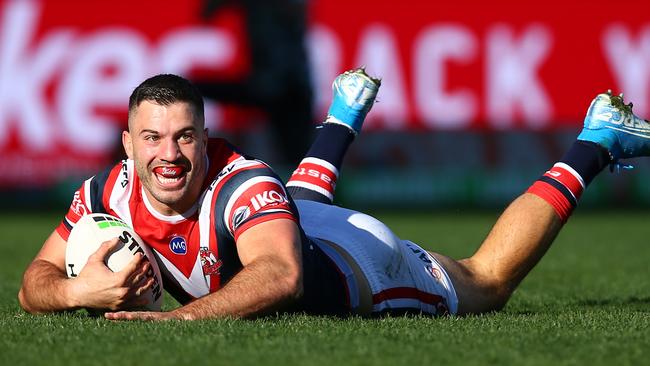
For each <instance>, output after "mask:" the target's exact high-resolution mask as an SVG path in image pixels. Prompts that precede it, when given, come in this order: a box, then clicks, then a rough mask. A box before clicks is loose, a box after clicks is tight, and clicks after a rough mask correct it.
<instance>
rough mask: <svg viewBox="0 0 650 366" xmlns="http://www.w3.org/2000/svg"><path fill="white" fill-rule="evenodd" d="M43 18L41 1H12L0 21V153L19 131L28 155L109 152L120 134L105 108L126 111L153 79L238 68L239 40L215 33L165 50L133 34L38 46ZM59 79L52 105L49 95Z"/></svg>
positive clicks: (60, 35) (187, 31)
mask: <svg viewBox="0 0 650 366" xmlns="http://www.w3.org/2000/svg"><path fill="white" fill-rule="evenodd" d="M40 10H41V9H40V4H39V2H36V1H22V0H9V1H6V2H5V6H4V13H3V14H2V15H1V18H0V19H1V23H0V148H1V147H3V146H4V145H5V144H6V143H7V138H8V135H9V133H8V131H10V130H11V128H15V129H16V130H17V132H18V133H17V135H18V141H19V144H20V145H21V146H23V147H24V148H25V149H26V150H27V151H47V150H49V149H52V148H54V147H55V146H57V145H61V146H68V147H70V148H71V150H73V151H76V152H82V153H106V152H109V151H110V149H112V147H113V146H114V144H115V142H116V141H115V139H118V138H119V134H117V130H118V129H119V127H120V126H119V125H118V124H116V123H115V121H114V119H112V118H110V117H107V116H102V115H100V114H99V113H97V109H98V108H99V109H109V110H124V111H126V106H127V102H128V97H129V94H130V93H131V91H132V90H133V88H134V87H135V86H137V85H138V84H139V83H140V82H141V81H142V80H143V78H144V77H146V76H147V75H152V74H155V73H157V72H170V73H181V74H182V73H184V72H187V71H188V70H190V69H192V68H193V67H195V66H204V67H205V66H210V67H220V66H225V65H227V64H229V63H230V62H232V61H233V60H234V53H233V50H234V49H235V47H234V40H233V39H232V37H231V36H230V35H229V34H228V33H226V32H222V31H218V30H216V29H212V28H211V27H184V28H175V29H174V30H173V31H170V32H169V33H167V34H164V35H163V37H162V38H161V39H160V41H159V44H158V45H155V44H150V43H149V42H148V41H147V39H146V38H145V37H144V36H143V35H142V34H140V33H138V32H137V31H136V30H134V29H131V28H125V27H105V28H102V29H101V30H99V31H96V32H93V33H88V35H87V36H85V37H83V36H82V35H79V34H73V32H72V30H71V29H66V28H60V29H57V30H49V31H48V33H47V34H46V35H45V36H43V38H42V39H41V40H39V41H38V42H35V41H34V35H35V32H36V30H37V29H38V21H39V13H40ZM107 71H110V72H107ZM57 77H60V82H59V83H58V84H56V85H55V89H54V97H53V103H50V102H49V101H48V100H47V99H46V97H45V94H46V90H47V88H48V87H49V85H48V84H51V82H52V80H54V79H56V78H57ZM107 136H114V139H110V138H107Z"/></svg>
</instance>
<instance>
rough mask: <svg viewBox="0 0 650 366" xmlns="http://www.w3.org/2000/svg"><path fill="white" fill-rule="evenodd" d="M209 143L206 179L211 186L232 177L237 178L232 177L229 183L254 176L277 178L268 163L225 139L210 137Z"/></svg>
mask: <svg viewBox="0 0 650 366" xmlns="http://www.w3.org/2000/svg"><path fill="white" fill-rule="evenodd" d="M210 144H211V146H210V145H209V150H208V159H209V161H210V171H209V174H208V179H209V180H211V183H210V186H211V188H214V187H217V186H219V185H222V184H224V183H225V182H226V181H230V180H233V178H234V177H237V179H234V181H233V182H231V183H230V184H229V185H233V184H235V185H237V183H236V182H235V181H237V182H239V183H242V182H243V181H245V180H247V179H249V178H252V177H254V176H272V177H276V178H277V175H276V174H275V172H274V171H273V169H272V168H271V167H270V166H269V165H268V164H266V163H265V162H263V161H262V160H259V159H256V158H254V157H252V156H250V155H246V154H244V153H242V152H240V151H239V150H237V148H235V147H234V146H233V145H231V144H230V143H228V142H227V141H226V140H224V139H210ZM278 179H279V178H278Z"/></svg>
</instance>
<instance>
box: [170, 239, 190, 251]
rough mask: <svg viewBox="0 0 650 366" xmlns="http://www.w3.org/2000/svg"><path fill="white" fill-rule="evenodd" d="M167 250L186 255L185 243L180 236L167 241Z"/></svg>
mask: <svg viewBox="0 0 650 366" xmlns="http://www.w3.org/2000/svg"><path fill="white" fill-rule="evenodd" d="M169 249H170V250H171V251H172V252H174V253H176V254H180V255H185V254H186V253H187V242H186V241H185V238H183V237H182V236H174V237H173V238H172V240H170V241H169Z"/></svg>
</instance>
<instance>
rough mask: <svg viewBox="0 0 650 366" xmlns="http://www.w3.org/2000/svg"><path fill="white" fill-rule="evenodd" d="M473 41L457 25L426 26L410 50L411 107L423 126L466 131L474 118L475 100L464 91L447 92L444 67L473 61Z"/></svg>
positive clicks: (468, 92) (467, 91) (464, 89)
mask: <svg viewBox="0 0 650 366" xmlns="http://www.w3.org/2000/svg"><path fill="white" fill-rule="evenodd" d="M477 43H478V42H477V40H476V37H475V36H474V35H473V34H472V33H471V32H470V31H469V30H468V29H467V27H463V26H461V25H458V24H442V25H435V26H430V27H428V28H426V29H425V30H423V31H422V33H421V34H420V35H418V37H417V38H416V40H415V46H414V52H415V55H414V60H413V62H414V65H415V68H414V75H415V76H414V80H413V83H414V86H415V90H414V91H415V105H416V109H417V110H418V111H419V112H420V113H421V115H422V119H423V120H424V122H425V124H427V125H429V126H430V127H434V128H439V127H442V128H463V127H467V126H468V125H469V124H470V123H471V122H472V120H473V119H474V118H475V117H476V114H477V109H478V106H477V104H478V103H477V98H476V96H475V95H474V93H473V92H472V91H471V90H469V89H467V88H458V89H456V90H448V88H447V87H446V80H447V70H446V69H445V64H446V63H448V62H456V63H460V64H468V63H470V62H472V61H474V60H475V57H476V53H477V47H478V45H477Z"/></svg>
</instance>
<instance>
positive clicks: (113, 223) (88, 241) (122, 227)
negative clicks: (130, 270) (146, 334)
mask: <svg viewBox="0 0 650 366" xmlns="http://www.w3.org/2000/svg"><path fill="white" fill-rule="evenodd" d="M114 238H119V240H120V244H121V245H120V246H118V248H117V249H116V250H115V251H114V252H113V253H111V254H110V255H109V256H108V261H106V265H107V266H108V268H110V269H111V270H112V271H113V272H118V271H120V270H122V268H124V266H126V265H127V264H128V263H129V262H130V261H131V259H133V256H135V254H136V253H138V252H140V253H143V254H144V260H148V261H149V263H150V264H151V266H150V267H149V268H150V269H149V272H148V273H147V276H153V277H154V283H153V286H151V288H150V289H149V290H147V292H145V293H144V294H143V295H142V296H145V297H146V298H147V299H148V300H149V302H148V303H147V305H145V306H144V307H143V308H139V309H144V310H150V311H160V307H161V305H162V301H163V296H162V290H163V286H162V277H161V276H160V268H158V263H157V262H156V258H155V257H154V255H153V253H152V252H151V250H150V249H149V248H148V247H147V246H146V245H144V242H143V241H142V239H141V238H140V237H139V236H138V234H136V232H135V231H134V230H133V229H132V228H131V227H130V226H129V225H127V224H126V223H125V222H124V221H122V220H121V219H119V218H117V217H115V216H111V215H107V214H89V215H85V216H83V217H82V218H81V219H79V221H78V222H77V224H76V225H75V226H74V228H73V229H72V231H71V232H70V236H69V237H68V244H67V247H66V250H65V269H66V272H67V274H68V277H77V276H78V275H79V272H81V270H82V269H83V267H84V266H85V265H86V262H87V261H88V257H90V255H92V254H93V253H95V252H96V251H97V249H99V246H100V245H101V244H102V243H103V242H105V241H107V240H111V239H114ZM132 310H134V309H132Z"/></svg>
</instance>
